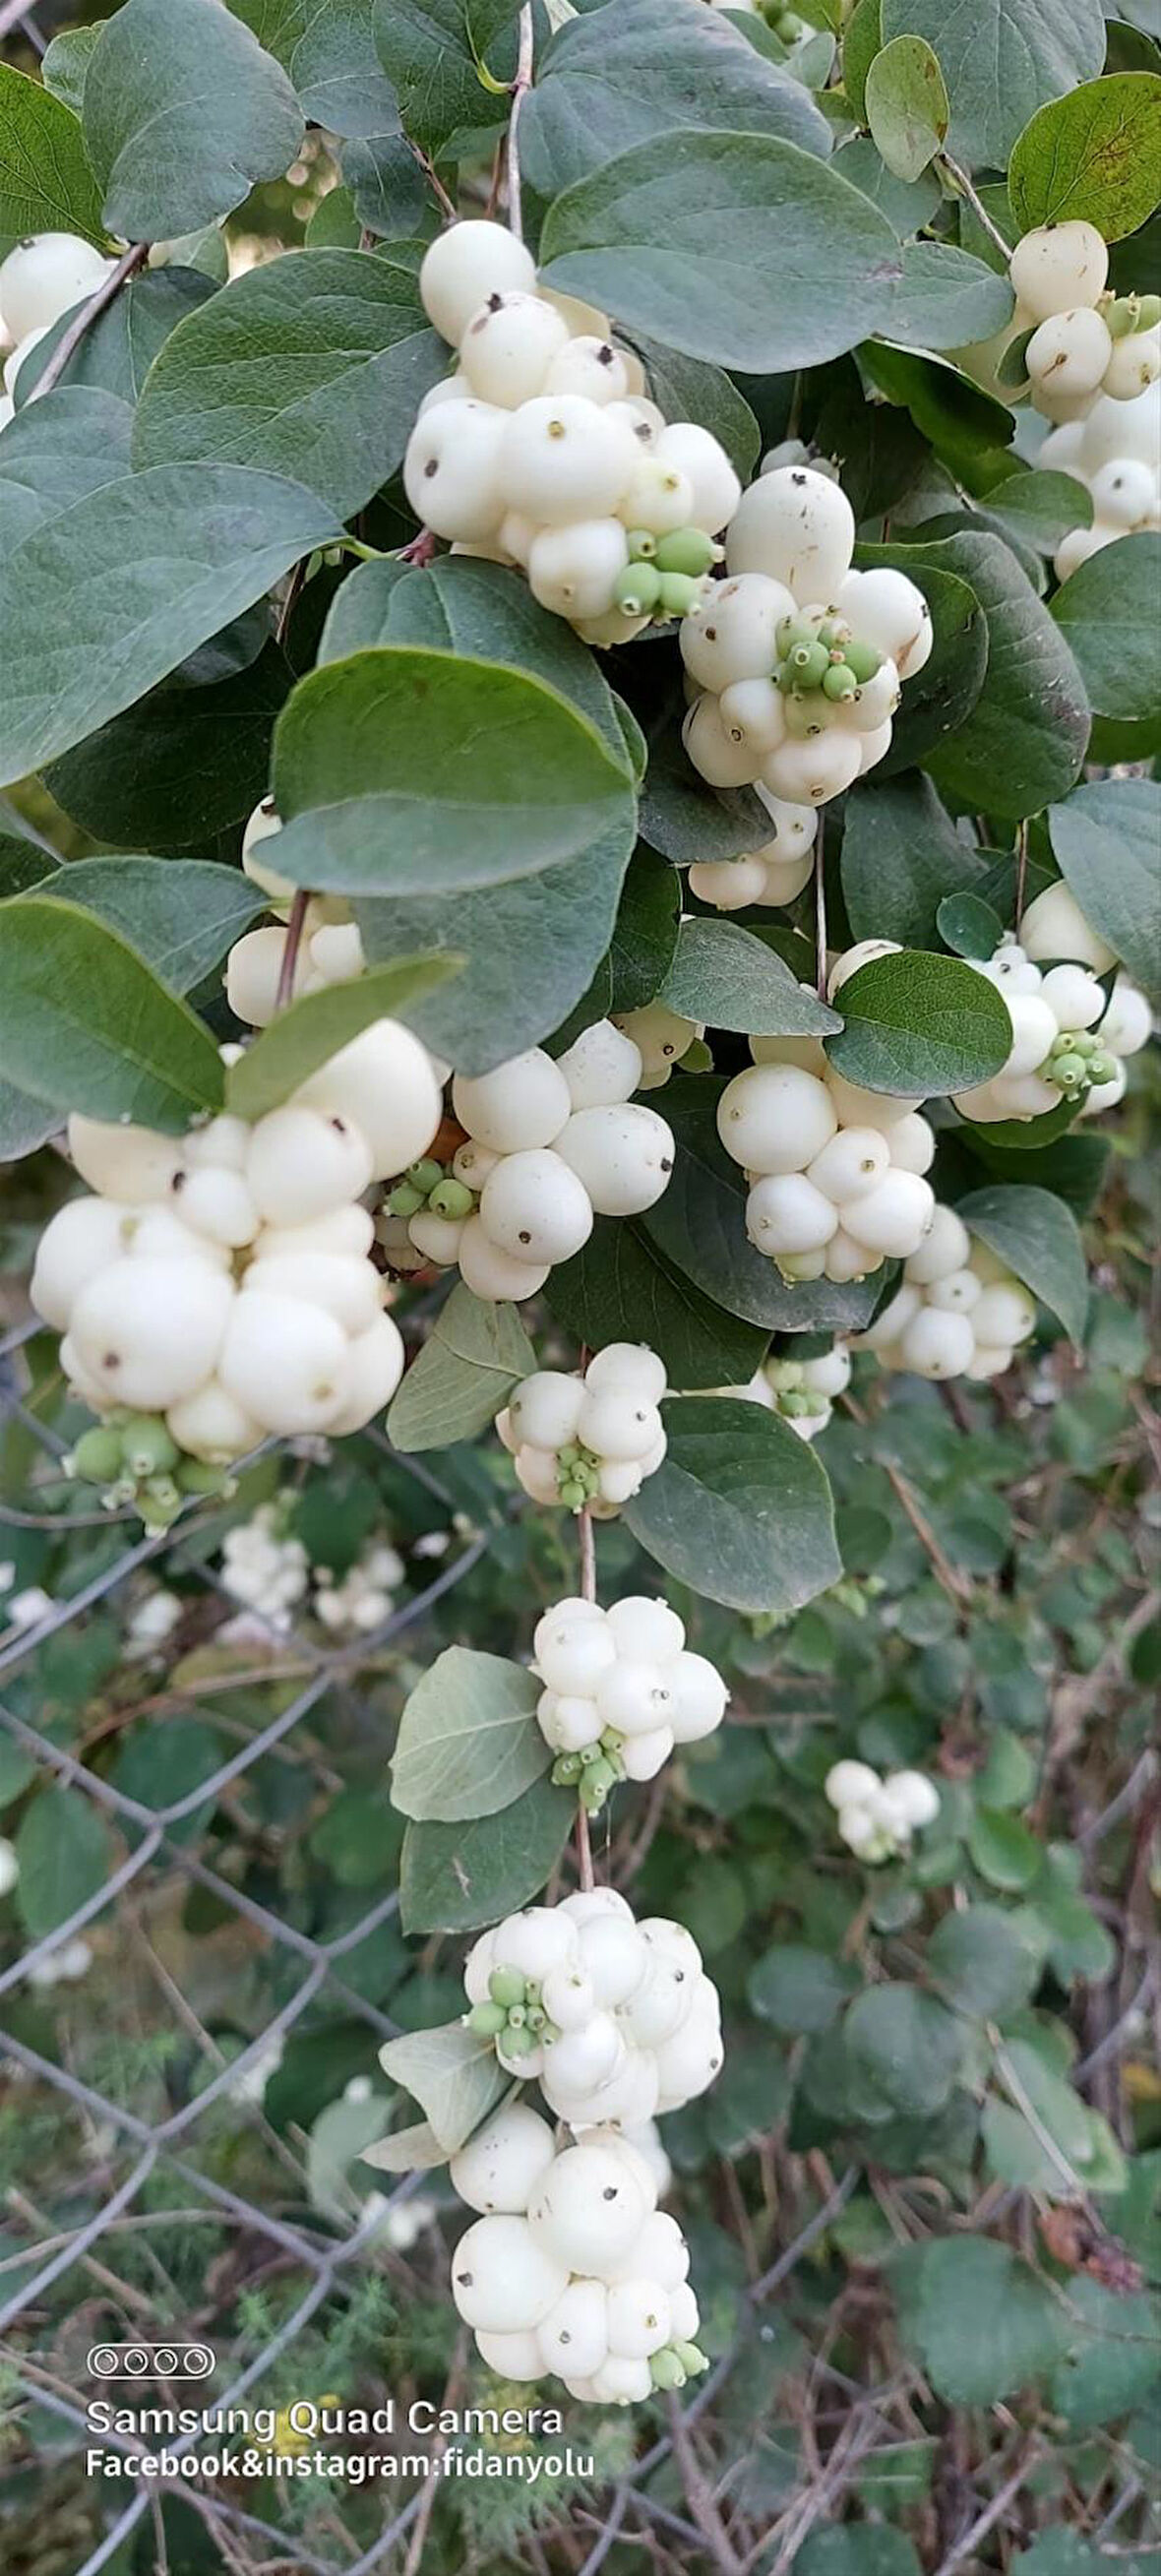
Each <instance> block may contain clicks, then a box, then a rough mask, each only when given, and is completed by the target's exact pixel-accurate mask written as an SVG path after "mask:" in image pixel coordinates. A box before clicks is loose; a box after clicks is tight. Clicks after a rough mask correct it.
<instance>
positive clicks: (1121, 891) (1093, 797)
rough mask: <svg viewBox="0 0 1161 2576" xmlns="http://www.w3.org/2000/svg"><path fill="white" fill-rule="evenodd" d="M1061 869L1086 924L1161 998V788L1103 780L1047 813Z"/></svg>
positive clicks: (1147, 781) (1149, 781)
mask: <svg viewBox="0 0 1161 2576" xmlns="http://www.w3.org/2000/svg"><path fill="white" fill-rule="evenodd" d="M1048 834H1049V838H1050V840H1051V842H1052V847H1053V851H1054V853H1055V856H1056V858H1057V859H1058V860H1059V862H1060V868H1061V872H1062V874H1063V876H1064V880H1065V883H1066V885H1067V886H1068V887H1069V889H1070V891H1071V893H1073V894H1074V895H1075V896H1076V900H1077V902H1078V904H1079V905H1080V908H1081V911H1082V912H1083V914H1084V916H1085V919H1086V921H1090V922H1091V923H1092V926H1093V929H1094V930H1098V931H1099V932H1100V934H1101V937H1102V939H1107V941H1108V943H1109V946H1110V948H1115V950H1116V952H1117V955H1118V957H1119V958H1121V959H1122V960H1123V962H1124V964H1125V965H1126V966H1127V967H1128V970H1129V973H1130V975H1133V976H1135V977H1136V980H1137V982H1138V983H1139V984H1141V985H1143V986H1144V988H1145V990H1146V991H1147V992H1152V993H1153V994H1154V995H1158V996H1161V967H1159V963H1158V961H1159V960H1161V878H1159V874H1158V866H1157V857H1158V852H1159V851H1161V786H1159V785H1158V783H1157V781H1156V779H1153V778H1101V779H1094V780H1093V781H1092V783H1091V784H1090V785H1088V786H1082V787H1075V788H1074V789H1073V792H1072V794H1071V796H1069V797H1068V798H1067V800H1066V801H1065V803H1064V804H1063V805H1053V806H1052V807H1051V808H1050V810H1049V814H1048Z"/></svg>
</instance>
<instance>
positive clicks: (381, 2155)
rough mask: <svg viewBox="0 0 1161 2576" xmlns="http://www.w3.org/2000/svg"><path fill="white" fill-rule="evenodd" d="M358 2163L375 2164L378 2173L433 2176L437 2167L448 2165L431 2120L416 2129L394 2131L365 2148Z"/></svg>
mask: <svg viewBox="0 0 1161 2576" xmlns="http://www.w3.org/2000/svg"><path fill="white" fill-rule="evenodd" d="M359 2161H360V2163H361V2164H365V2165H374V2167H375V2169H376V2172H378V2173H434V2172H435V2169H436V2167H437V2165H445V2164H446V2163H447V2149H446V2147H441V2145H440V2143H439V2139H438V2138H437V2136H436V2134H435V2131H434V2129H433V2128H432V2127H431V2125H430V2122H429V2121H427V2120H417V2121H416V2122H415V2124H414V2127H412V2128H410V2129H393V2130H392V2131H391V2134H390V2136H389V2137H386V2138H377V2139H376V2140H375V2143H374V2145H373V2146H369V2147H363V2148H362V2149H361V2151H360V2157H359Z"/></svg>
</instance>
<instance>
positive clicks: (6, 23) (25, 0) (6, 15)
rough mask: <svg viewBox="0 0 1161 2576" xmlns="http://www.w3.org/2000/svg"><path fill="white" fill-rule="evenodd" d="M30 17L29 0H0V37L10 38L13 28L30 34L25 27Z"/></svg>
mask: <svg viewBox="0 0 1161 2576" xmlns="http://www.w3.org/2000/svg"><path fill="white" fill-rule="evenodd" d="M30 15H31V7H30V0H0V37H2V36H10V35H11V33H12V30H13V28H14V27H20V28H22V29H24V32H25V33H26V34H27V33H30V32H31V30H30V29H28V28H26V27H25V21H26V19H28V18H29V17H30Z"/></svg>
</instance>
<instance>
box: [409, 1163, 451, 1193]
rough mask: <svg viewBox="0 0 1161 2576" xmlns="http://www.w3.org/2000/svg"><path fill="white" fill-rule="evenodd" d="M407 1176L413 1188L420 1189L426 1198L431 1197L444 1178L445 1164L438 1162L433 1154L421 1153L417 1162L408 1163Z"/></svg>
mask: <svg viewBox="0 0 1161 2576" xmlns="http://www.w3.org/2000/svg"><path fill="white" fill-rule="evenodd" d="M407 1178H408V1180H409V1181H410V1183H411V1186H412V1188H413V1189H415V1190H419V1191H420V1192H421V1193H422V1195H423V1197H424V1198H425V1199H426V1198H430V1196H431V1193H432V1191H433V1190H437V1189H438V1188H439V1185H440V1182H441V1181H442V1179H443V1164H442V1163H437V1162H436V1161H435V1159H434V1157H433V1156H432V1155H431V1154H421V1155H420V1158H419V1161H418V1162H417V1163H409V1164H408V1166H407Z"/></svg>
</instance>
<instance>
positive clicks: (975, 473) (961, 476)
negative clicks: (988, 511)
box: [859, 340, 1016, 685]
mask: <svg viewBox="0 0 1161 2576" xmlns="http://www.w3.org/2000/svg"><path fill="white" fill-rule="evenodd" d="M859 363H860V366H861V367H862V369H863V371H864V374H866V375H867V376H869V377H870V380H871V383H872V384H873V385H876V386H877V387H878V389H879V391H880V393H884V394H886V396H887V400H888V402H892V403H897V404H901V405H902V406H903V407H904V409H905V410H906V411H908V412H909V413H910V415H911V418H912V420H913V421H914V423H915V427H916V429H918V430H920V431H921V432H922V435H923V437H924V438H926V439H927V440H928V441H929V442H930V445H931V446H932V447H933V448H934V450H935V453H936V455H937V456H938V457H939V459H940V461H941V463H942V464H944V465H946V466H947V467H948V468H949V469H950V471H951V472H952V473H953V474H954V475H955V478H956V481H957V482H959V483H962V484H963V486H964V488H965V490H966V491H968V492H986V491H987V489H988V486H989V484H991V483H997V482H999V480H1000V478H1001V476H1002V475H1004V474H1007V473H1009V472H1010V471H1011V463H1010V459H1009V458H1008V456H1007V455H1006V453H1005V451H1006V449H1007V448H1008V447H1009V446H1010V444H1011V441H1012V439H1013V437H1014V436H1015V430H1016V422H1015V417H1014V415H1013V413H1012V412H1010V411H1008V410H1007V408H1006V407H1005V405H1004V404H1003V403H1002V402H999V401H997V399H996V396H995V395H994V394H989V393H985V391H984V389H983V386H982V385H977V384H975V383H974V382H973V380H972V378H971V377H970V376H968V375H965V374H964V373H963V371H962V369H961V368H959V367H955V366H953V365H952V363H951V360H950V359H949V358H940V357H936V356H933V355H932V354H931V353H930V352H928V351H924V350H917V349H894V348H890V347H888V346H887V345H886V343H885V342H884V341H881V340H868V341H866V342H865V343H864V345H863V347H862V348H861V349H860V351H859ZM912 685H914V683H912Z"/></svg>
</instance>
